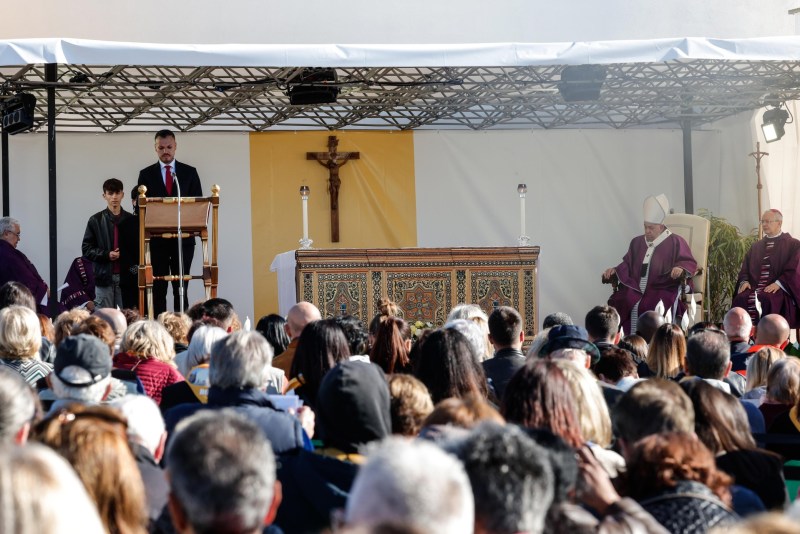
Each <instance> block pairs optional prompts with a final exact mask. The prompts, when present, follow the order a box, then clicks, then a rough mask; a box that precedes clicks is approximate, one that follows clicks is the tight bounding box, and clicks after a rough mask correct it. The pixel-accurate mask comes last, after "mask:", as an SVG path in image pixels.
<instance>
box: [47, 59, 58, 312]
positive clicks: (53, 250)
mask: <svg viewBox="0 0 800 534" xmlns="http://www.w3.org/2000/svg"><path fill="white" fill-rule="evenodd" d="M57 76H58V69H57V65H56V64H55V63H48V64H47V65H45V66H44V79H45V81H46V82H48V86H47V177H48V186H49V199H50V210H49V213H50V284H49V285H50V316H51V317H53V318H55V316H56V315H57V314H58V291H56V288H57V287H58V286H59V283H58V196H57V193H58V192H57V190H56V88H55V83H56V81H57Z"/></svg>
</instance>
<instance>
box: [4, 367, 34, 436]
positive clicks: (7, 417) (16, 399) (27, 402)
mask: <svg viewBox="0 0 800 534" xmlns="http://www.w3.org/2000/svg"><path fill="white" fill-rule="evenodd" d="M34 415H36V398H35V395H34V393H33V390H32V389H31V387H30V385H28V383H27V382H25V380H24V379H23V378H22V377H21V376H20V374H19V373H17V372H16V371H13V370H11V369H9V368H7V367H4V366H2V365H0V445H6V444H10V443H17V444H20V445H21V444H23V443H25V442H26V441H27V440H28V434H30V430H31V424H32V422H33V417H34Z"/></svg>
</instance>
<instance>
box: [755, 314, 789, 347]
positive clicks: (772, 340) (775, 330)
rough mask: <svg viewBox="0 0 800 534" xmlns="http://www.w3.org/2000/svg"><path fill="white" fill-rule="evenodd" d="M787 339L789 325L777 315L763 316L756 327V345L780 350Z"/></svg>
mask: <svg viewBox="0 0 800 534" xmlns="http://www.w3.org/2000/svg"><path fill="white" fill-rule="evenodd" d="M788 339H789V323H787V322H786V319H784V318H783V317H782V316H780V315H778V314H777V313H771V314H769V315H765V316H764V317H762V318H761V320H760V321H758V327H756V345H772V346H773V347H778V348H782V347H783V345H784V343H785V342H786V341H787V340H788Z"/></svg>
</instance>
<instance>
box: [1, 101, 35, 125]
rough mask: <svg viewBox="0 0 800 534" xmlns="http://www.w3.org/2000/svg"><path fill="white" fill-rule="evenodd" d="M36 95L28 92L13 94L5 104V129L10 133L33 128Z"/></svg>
mask: <svg viewBox="0 0 800 534" xmlns="http://www.w3.org/2000/svg"><path fill="white" fill-rule="evenodd" d="M35 109H36V97H35V96H33V95H31V94H28V93H19V94H17V95H14V96H12V97H11V98H9V99H8V100H6V102H5V103H4V104H3V131H4V132H7V133H9V134H10V135H14V134H18V133H20V132H24V131H25V130H30V129H31V128H33V114H34V110H35Z"/></svg>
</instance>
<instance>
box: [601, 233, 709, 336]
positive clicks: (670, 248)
mask: <svg viewBox="0 0 800 534" xmlns="http://www.w3.org/2000/svg"><path fill="white" fill-rule="evenodd" d="M646 252H647V242H646V241H645V239H644V236H643V235H640V236H638V237H634V238H633V239H632V240H631V243H630V245H629V246H628V252H627V253H626V254H625V257H624V258H622V263H620V264H619V265H617V267H616V270H617V277H618V278H619V282H620V285H619V290H618V291H617V292H616V293H614V294H613V295H611V297H610V298H609V299H608V305H609V306H612V307H614V308H615V309H616V310H617V312H619V316H620V319H621V321H622V328H623V329H624V331H625V334H633V333H634V332H632V331H631V310H633V307H634V306H635V305H636V303H637V302H638V303H639V309H638V314H639V315H641V314H643V313H644V312H646V311H650V310H654V309H655V307H656V305H658V301H659V300H660V301H662V302H663V303H664V309H670V308H672V305H673V304H674V303H675V299H676V298H677V297H678V294H679V293H680V279H677V280H673V279H672V278H671V277H670V272H671V271H672V268H673V267H680V268H682V269H684V270H685V271H686V272H688V273H689V274H690V275H693V274H694V273H695V271H697V262H696V261H695V259H694V257H693V256H692V251H691V250H690V249H689V244H688V243H687V242H686V240H685V239H683V238H682V237H681V236H679V235H677V234H672V235H670V236H669V237H667V238H666V239H665V240H664V241H663V242H662V243H660V244H659V245H658V246H657V247H656V249H655V251H654V252H653V255H652V257H651V258H650V264H649V267H648V270H649V275H648V277H647V286H646V287H645V290H644V293H642V292H641V291H640V290H639V281H640V280H641V278H642V261H643V260H644V255H645V253H646ZM683 312H684V306H683V303H682V302H678V307H677V309H676V310H674V313H673V315H672V316H673V320H675V319H678V318H679V317H680V316H682V315H683ZM675 322H679V321H677V320H676V321H675Z"/></svg>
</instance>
